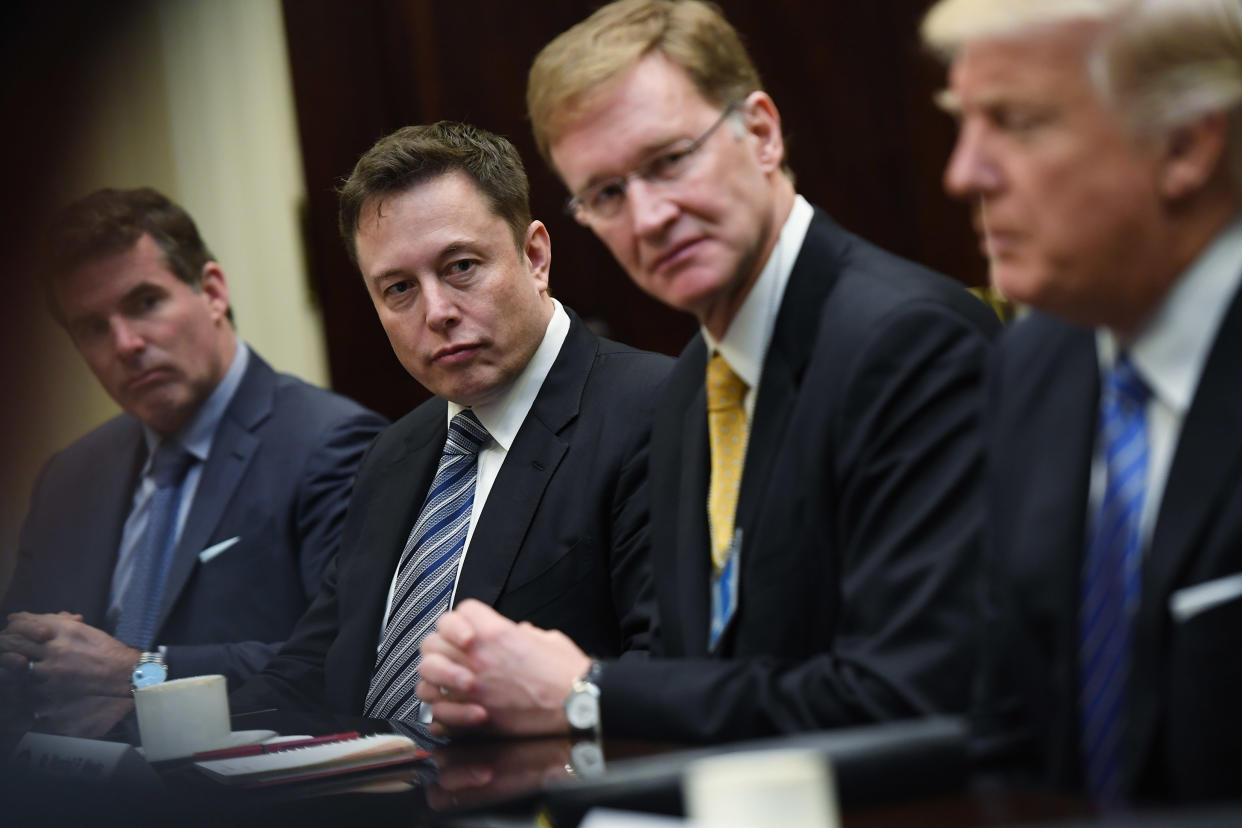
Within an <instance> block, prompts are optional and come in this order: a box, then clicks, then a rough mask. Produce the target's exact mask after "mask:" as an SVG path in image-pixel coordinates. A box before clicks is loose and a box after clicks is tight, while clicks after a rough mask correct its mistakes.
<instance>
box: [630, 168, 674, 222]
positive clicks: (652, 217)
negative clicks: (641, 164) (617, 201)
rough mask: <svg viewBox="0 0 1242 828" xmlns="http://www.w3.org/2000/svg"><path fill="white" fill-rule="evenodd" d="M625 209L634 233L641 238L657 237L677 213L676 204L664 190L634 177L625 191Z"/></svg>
mask: <svg viewBox="0 0 1242 828" xmlns="http://www.w3.org/2000/svg"><path fill="white" fill-rule="evenodd" d="M625 204H626V209H627V210H629V213H630V221H632V222H633V223H634V232H635V233H636V234H637V235H639V236H641V237H651V236H657V235H659V234H661V233H663V232H664V231H665V229H667V228H668V226H669V225H670V224H672V222H673V220H674V219H676V218H677V214H678V212H679V210H678V207H677V203H676V202H675V201H673V199H672V198H670V197H669V193H667V192H665V191H664V188H662V187H660V186H657V185H653V184H650V183H648V182H646V181H644V180H643V179H641V178H639V177H638V176H635V177H634V178H633V179H632V180H631V181H630V183H629V186H628V187H626V189H625Z"/></svg>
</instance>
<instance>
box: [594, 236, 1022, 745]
mask: <svg viewBox="0 0 1242 828" xmlns="http://www.w3.org/2000/svg"><path fill="white" fill-rule="evenodd" d="M998 327H999V323H998V322H997V320H996V318H995V316H993V315H992V314H991V312H990V311H989V310H988V309H987V308H986V307H985V306H983V305H982V304H981V303H979V302H977V301H976V300H975V299H974V298H972V297H971V296H970V295H969V294H967V293H966V292H965V291H964V290H962V288H961V287H960V286H959V285H956V284H954V283H951V282H950V281H949V280H947V279H945V278H944V277H943V276H939V275H937V274H934V273H932V272H930V271H927V270H924V269H923V268H920V267H918V266H916V265H913V264H911V263H909V262H906V261H903V260H901V259H898V258H896V257H895V256H892V255H890V254H888V253H885V252H884V251H882V250H879V249H878V248H875V247H873V246H871V245H870V244H867V243H866V242H864V241H863V240H861V239H859V238H857V237H856V236H853V235H851V234H849V233H847V232H845V231H844V230H842V229H841V228H840V227H838V226H837V225H836V224H834V223H833V222H832V221H831V220H830V219H829V218H828V217H827V216H826V215H824V214H823V213H822V212H820V211H816V214H815V218H814V220H813V221H812V223H811V226H810V229H809V231H808V233H807V236H806V240H805V242H804V243H803V246H802V250H801V251H800V253H799V255H798V259H797V261H796V262H795V264H794V268H793V272H792V274H791V276H790V280H789V284H788V286H787V287H786V290H785V295H784V297H783V299H782V303H781V308H780V312H779V315H778V317H777V322H776V328H775V332H774V334H773V339H772V343H771V345H770V347H769V350H768V354H767V357H766V359H765V362H764V366H763V375H762V378H761V380H760V385H759V390H758V397H757V400H756V405H755V411H754V418H753V424H752V426H751V433H750V442H749V445H748V448H747V453H746V461H745V467H744V470H743V473H742V484H741V486H742V488H741V494H740V501H739V503H738V507H737V515H736V519H735V525H736V526H738V527H740V528H741V529H742V530H743V541H742V557H741V566H742V569H741V579H740V586H739V596H738V602H739V605H738V609H737V614H736V616H735V618H734V620H733V623H732V625H731V627H730V628H729V629H727V630H726V631H725V634H724V637H723V638H722V641H721V644H720V646H719V648H718V649H717V651H716V652H714V653H711V654H709V652H708V623H709V615H710V606H711V604H710V597H709V589H710V586H709V583H710V582H709V577H710V575H709V568H710V564H709V552H708V549H709V542H708V529H707V517H706V503H707V488H708V482H709V475H710V470H709V450H708V437H707V425H706V423H707V420H706V413H705V403H704V388H703V379H704V371H705V365H706V358H707V353H706V348H705V345H704V342H703V340H702V339H701V338H700V337H696V338H695V339H694V340H692V341H691V343H690V345H689V346H688V347H687V348H686V350H685V352H684V353H683V354H682V355H681V359H680V360H679V362H678V364H677V367H676V369H675V371H674V373H673V376H672V377H671V378H670V379H669V384H668V392H667V393H666V395H665V397H664V400H663V401H662V402H661V404H660V414H659V417H658V419H657V421H656V424H655V427H654V431H653V436H652V447H651V457H652V460H651V484H650V485H651V500H652V561H653V573H654V582H655V591H656V596H657V599H658V613H657V614H658V617H659V619H660V624H661V627H660V631H659V635H658V637H657V640H656V641H655V643H654V645H653V648H652V655H653V656H657V655H659V656H666V657H675V658H676V659H678V660H672V661H662V660H659V659H656V658H652V659H651V660H650V661H649V662H645V663H628V664H627V663H624V662H619V663H615V664H609V665H606V667H605V669H604V671H603V676H602V683H601V691H602V695H601V702H602V716H603V731H604V733H607V734H612V735H626V736H638V737H649V738H672V739H678V740H685V739H689V740H720V739H737V738H745V737H752V736H759V735H762V734H771V733H778V732H791V731H797V730H810V729H817V728H827V727H833V726H838V725H846V724H854V723H862V722H872V721H879V720H884V719H893V718H898V717H905V716H916V715H919V714H926V713H933V712H943V711H961V710H964V709H965V707H966V702H967V687H968V675H969V672H970V669H971V667H972V663H973V660H972V657H971V656H972V652H971V648H972V645H973V643H974V637H973V629H972V625H973V618H972V614H971V592H970V590H971V580H970V579H971V574H972V572H973V568H974V566H975V563H976V556H977V546H978V535H979V530H980V525H981V515H980V511H979V503H978V500H977V494H978V492H977V484H978V479H979V475H980V472H981V442H982V441H981V436H980V425H979V420H980V413H979V409H980V402H981V392H980V390H979V389H980V382H981V377H982V367H983V363H984V357H985V353H986V351H987V350H988V341H989V339H990V337H991V335H992V334H993V332H994V331H995V330H996V329H997V328H998ZM684 659H696V661H685V660H684ZM706 659H710V660H706Z"/></svg>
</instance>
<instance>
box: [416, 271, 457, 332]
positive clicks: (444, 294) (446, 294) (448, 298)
mask: <svg viewBox="0 0 1242 828" xmlns="http://www.w3.org/2000/svg"><path fill="white" fill-rule="evenodd" d="M422 299H423V307H424V309H425V311H426V314H427V327H429V328H431V329H432V330H433V331H437V332H442V331H445V330H448V329H449V328H452V327H453V326H454V325H456V324H457V323H458V322H460V321H461V309H460V308H458V307H457V301H456V299H455V298H454V296H453V292H452V291H450V290H448V289H447V288H445V287H444V285H442V284H440V283H439V282H434V283H432V284H429V285H427V286H426V287H424V289H423V296H422Z"/></svg>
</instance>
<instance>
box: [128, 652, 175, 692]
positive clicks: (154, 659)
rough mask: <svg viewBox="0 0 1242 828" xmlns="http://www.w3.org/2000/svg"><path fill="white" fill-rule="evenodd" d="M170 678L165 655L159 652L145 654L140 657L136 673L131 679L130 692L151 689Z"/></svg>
mask: <svg viewBox="0 0 1242 828" xmlns="http://www.w3.org/2000/svg"><path fill="white" fill-rule="evenodd" d="M167 678H168V665H167V664H166V663H165V662H164V654H163V653H159V652H154V653H143V654H142V655H140V656H138V663H137V664H136V665H134V672H133V674H132V675H131V676H130V679H129V689H130V692H133V691H134V690H137V689H138V688H140V687H150V686H151V685H152V684H159V683H160V682H162V681H164V680H165V679H167Z"/></svg>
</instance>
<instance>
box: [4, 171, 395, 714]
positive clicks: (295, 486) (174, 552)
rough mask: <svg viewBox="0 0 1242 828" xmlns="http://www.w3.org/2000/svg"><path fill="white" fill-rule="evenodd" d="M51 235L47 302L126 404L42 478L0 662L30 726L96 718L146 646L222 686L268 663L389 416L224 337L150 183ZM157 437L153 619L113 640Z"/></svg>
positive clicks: (213, 267)
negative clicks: (162, 498)
mask: <svg viewBox="0 0 1242 828" xmlns="http://www.w3.org/2000/svg"><path fill="white" fill-rule="evenodd" d="M52 236H53V244H52V245H51V247H50V249H49V251H48V255H49V258H50V265H49V268H48V277H47V279H48V282H47V287H48V299H49V303H50V305H51V308H52V310H53V313H54V315H55V316H56V318H57V319H58V320H59V321H60V322H61V323H62V324H63V325H64V326H65V328H66V330H67V331H68V333H69V335H70V336H71V337H72V339H73V342H74V344H75V346H76V347H77V348H78V350H79V351H80V352H81V353H82V355H83V357H84V358H85V359H86V361H87V364H88V365H89V366H90V368H91V370H92V371H93V372H94V374H95V375H96V377H98V379H99V381H100V382H101V383H102V385H103V386H104V388H105V389H106V390H107V391H108V393H109V394H110V395H111V396H112V397H113V399H115V400H116V402H117V403H118V404H119V405H120V406H121V408H122V409H124V411H125V413H123V414H121V415H120V416H118V417H116V418H114V419H112V420H110V421H109V422H107V423H105V424H104V425H102V426H100V427H99V428H97V429H95V430H94V431H92V432H91V433H89V434H87V435H86V436H85V437H82V438H81V439H79V440H78V441H77V442H75V443H74V444H73V445H71V446H70V447H68V448H67V449H65V450H64V451H62V452H60V453H58V454H57V455H55V456H54V457H52V459H51V460H49V461H48V463H47V465H46V466H45V467H44V469H43V471H42V473H41V474H40V476H39V479H38V482H37V484H36V486H35V489H34V493H33V496H32V500H31V508H30V513H29V515H28V516H27V519H26V521H25V524H24V526H23V529H22V534H21V545H20V552H19V561H18V567H17V570H16V572H15V576H14V580H13V583H12V585H11V587H10V589H9V591H8V594H7V596H6V599H5V607H6V609H8V610H10V611H13V614H11V615H10V616H9V618H8V625H7V626H6V627H5V629H4V630H3V631H2V632H0V668H2V670H0V673H2V674H3V676H4V678H5V683H6V685H7V686H8V687H9V688H10V690H12V689H13V687H14V685H19V686H20V692H21V694H22V696H23V697H24V698H23V700H24V701H25V702H26V705H23V706H28V707H29V709H30V711H31V712H33V713H34V714H37V715H38V717H39V718H41V719H42V720H43V722H42V726H43V727H44V728H45V729H51V730H58V731H62V732H73V733H91V732H98V731H99V730H101V729H106V728H107V727H108V726H109V725H110V723H111V722H112V721H114V720H115V719H116V718H117V717H118V716H119V715H120V714H123V713H124V712H125V711H126V710H127V709H128V708H129V705H130V703H129V701H128V697H129V691H130V686H131V678H132V677H133V674H134V671H135V667H136V665H137V664H138V662H139V660H140V657H143V653H142V651H143V650H149V651H150V655H149V656H146V658H147V659H148V660H151V661H156V662H162V664H160V665H159V666H162V667H164V668H165V673H166V677H169V678H177V677H181V676H189V675H199V674H203V673H223V674H224V675H225V676H227V677H228V679H229V681H230V683H233V684H236V683H237V682H239V681H240V680H241V679H242V678H244V677H245V676H248V675H249V674H251V673H253V672H255V671H256V670H258V669H260V668H261V667H262V666H263V665H264V664H265V663H266V662H267V660H268V658H269V657H270V656H271V655H272V653H274V652H275V650H276V648H277V647H278V646H279V642H280V641H282V640H283V639H284V638H285V636H287V635H288V633H289V631H290V630H291V629H292V628H293V624H294V622H295V621H296V620H297V619H298V618H299V617H300V616H301V614H302V612H303V610H305V608H306V606H307V605H308V603H309V602H310V599H311V598H313V597H314V595H315V593H316V592H317V591H318V589H319V580H320V575H321V573H322V571H323V568H324V566H325V565H326V564H327V562H328V560H329V559H330V558H331V557H332V555H333V554H334V553H335V551H336V545H337V539H338V536H339V534H340V530H341V526H342V523H343V520H344V514H345V506H346V503H347V501H348V498H349V493H350V490H351V487H352V483H353V477H354V471H355V468H356V466H357V464H358V461H359V459H360V458H361V456H362V453H363V451H364V450H365V449H366V447H367V446H368V445H369V444H370V442H371V440H372V439H373V438H374V436H375V435H376V434H377V433H378V432H379V431H380V430H381V428H382V427H383V426H384V421H383V420H382V418H380V417H379V416H377V415H375V414H374V413H372V412H369V411H367V410H366V409H363V408H362V407H360V406H358V405H357V404H355V403H353V402H351V401H349V400H346V399H344V398H342V397H339V396H337V395H335V394H331V393H329V392H327V391H324V390H322V389H318V388H314V387H312V386H310V385H307V384H306V383H304V382H302V381H300V380H298V379H296V378H294V377H291V376H288V375H284V374H278V373H276V372H275V371H273V370H272V369H271V368H270V367H269V366H268V365H267V364H266V363H265V362H264V361H263V360H262V359H260V358H259V356H258V355H257V354H255V353H253V352H252V351H250V349H249V348H248V347H247V346H246V345H245V343H243V342H241V341H240V340H239V339H238V338H237V336H236V334H235V333H234V330H233V325H232V320H231V313H230V309H229V302H228V288H227V284H226V283H225V279H224V274H223V272H222V271H221V269H220V267H219V265H218V264H217V263H216V262H215V261H214V260H213V259H212V256H211V254H210V252H209V251H208V250H207V248H206V247H205V246H204V244H203V242H202V240H201V239H200V238H199V236H198V232H197V230H196V229H195V227H194V223H193V221H192V220H191V218H190V217H189V216H188V215H187V214H186V213H185V212H184V211H183V210H182V209H181V208H180V207H178V206H177V205H175V204H173V203H172V202H170V201H169V200H168V199H166V198H165V197H164V196H162V195H160V194H159V193H156V192H154V191H152V190H148V189H140V190H131V191H116V190H102V191H99V192H97V193H94V194H92V195H91V196H88V197H87V198H85V199H83V200H81V201H79V202H77V203H75V204H74V205H71V206H70V207H69V208H67V209H66V210H65V212H64V213H63V214H62V215H61V216H60V217H59V220H58V222H57V223H56V225H55V227H54V229H53V233H52ZM170 442H171V443H175V444H176V445H178V446H180V447H181V449H182V450H183V451H184V452H186V453H187V454H188V457H189V458H190V459H189V461H188V469H187V470H186V471H185V476H184V480H183V482H182V484H181V497H180V500H181V503H180V507H179V508H178V509H176V510H175V511H176V517H175V520H174V523H173V525H174V527H175V529H174V530H173V538H172V540H171V542H170V543H169V544H168V548H169V549H170V550H171V551H170V552H169V553H167V554H166V555H165V558H164V560H165V561H166V563H165V564H164V567H165V574H164V577H163V584H162V588H161V587H155V588H154V589H148V590H145V591H146V592H148V593H150V594H149V595H147V596H145V597H146V598H150V599H151V604H150V612H151V613H153V622H152V623H153V627H152V628H151V631H150V635H149V640H142V641H140V640H137V638H136V637H131V640H128V641H126V640H119V639H118V638H117V637H115V635H116V634H117V625H118V622H119V620H120V619H121V617H122V616H123V615H124V614H125V612H126V611H127V608H128V607H130V606H132V605H133V604H132V602H133V601H134V600H135V596H136V593H138V592H143V591H144V590H143V588H142V587H141V586H138V585H139V584H142V583H148V584H149V583H150V582H148V581H143V580H142V575H141V569H142V565H141V559H142V555H143V551H142V550H143V543H142V540H143V535H144V531H145V529H144V526H150V525H152V524H153V522H154V521H155V520H156V517H155V516H154V515H153V511H154V508H153V507H152V505H151V504H152V503H153V500H154V495H153V494H152V490H153V485H154V484H153V483H152V482H151V481H150V480H149V477H150V471H151V467H152V461H151V459H150V458H151V457H152V455H153V454H154V453H155V451H156V449H157V447H158V446H161V445H164V444H166V443H170ZM126 635H127V636H129V634H128V633H126ZM151 669H152V668H148V671H147V673H148V679H149V678H150V673H151Z"/></svg>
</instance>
